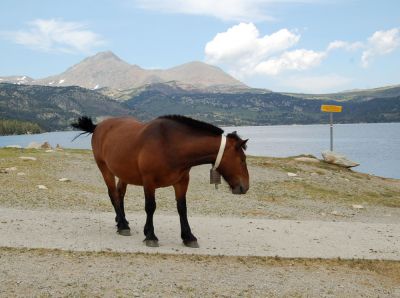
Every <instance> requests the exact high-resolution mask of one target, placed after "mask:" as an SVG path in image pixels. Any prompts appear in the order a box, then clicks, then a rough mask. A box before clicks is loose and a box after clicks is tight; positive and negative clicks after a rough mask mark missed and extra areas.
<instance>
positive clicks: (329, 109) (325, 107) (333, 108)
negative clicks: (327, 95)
mask: <svg viewBox="0 0 400 298" xmlns="http://www.w3.org/2000/svg"><path fill="white" fill-rule="evenodd" d="M321 111H322V112H330V113H340V112H341V111H342V106H332V105H322V106H321Z"/></svg>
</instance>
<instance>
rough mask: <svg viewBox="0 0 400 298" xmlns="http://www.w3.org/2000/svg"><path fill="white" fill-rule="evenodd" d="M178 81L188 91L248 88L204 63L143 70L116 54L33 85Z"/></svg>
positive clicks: (114, 86)
mask: <svg viewBox="0 0 400 298" xmlns="http://www.w3.org/2000/svg"><path fill="white" fill-rule="evenodd" d="M171 81H175V82H178V83H179V84H181V86H185V87H184V88H186V89H199V88H200V89H207V88H241V89H245V88H248V87H247V86H246V85H245V84H243V83H241V82H240V81H238V80H236V79H234V78H233V77H231V76H230V75H228V74H226V73H225V72H224V71H222V70H221V69H220V68H218V67H215V66H211V65H208V64H206V63H203V62H190V63H186V64H183V65H180V66H177V67H173V68H170V69H165V70H162V69H148V70H147V69H143V68H141V67H140V66H137V65H130V64H128V63H127V62H125V61H123V60H121V59H120V58H119V57H117V56H116V55H115V54H114V53H112V52H101V53H98V54H96V55H94V56H91V57H88V58H86V59H84V60H83V61H81V62H80V63H78V64H76V65H74V66H72V67H70V68H68V69H67V70H66V71H65V72H63V73H61V74H58V75H54V76H50V77H47V78H43V79H38V80H33V81H32V82H30V83H31V84H36V85H47V86H80V87H84V88H88V89H94V90H96V89H100V88H108V89H111V90H119V91H121V90H126V89H132V88H139V87H142V86H145V85H148V84H152V83H165V82H171Z"/></svg>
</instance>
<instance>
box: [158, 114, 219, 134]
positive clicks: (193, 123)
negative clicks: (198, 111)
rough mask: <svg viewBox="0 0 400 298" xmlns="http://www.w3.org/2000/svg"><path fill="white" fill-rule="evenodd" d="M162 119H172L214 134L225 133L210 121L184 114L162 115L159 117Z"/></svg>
mask: <svg viewBox="0 0 400 298" xmlns="http://www.w3.org/2000/svg"><path fill="white" fill-rule="evenodd" d="M158 118H160V119H170V120H173V121H176V122H179V123H182V124H185V125H187V126H189V127H192V128H194V129H197V130H200V131H204V132H208V133H211V134H213V135H222V134H223V133H224V131H223V130H222V129H221V128H219V127H217V126H215V125H212V124H210V123H207V122H203V121H199V120H195V119H192V118H189V117H185V116H182V115H165V116H160V117H158Z"/></svg>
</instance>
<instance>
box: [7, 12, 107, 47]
mask: <svg viewBox="0 0 400 298" xmlns="http://www.w3.org/2000/svg"><path fill="white" fill-rule="evenodd" d="M29 25H30V28H29V29H28V30H18V31H13V32H10V31H8V32H3V33H2V35H3V36H4V37H6V38H8V39H10V40H12V41H14V42H15V43H17V44H21V45H24V46H27V47H29V48H32V49H35V50H39V51H44V52H50V51H56V52H66V53H84V54H90V53H91V52H92V49H94V48H96V47H98V46H101V45H103V44H104V41H103V39H102V38H101V37H100V36H99V35H97V34H96V33H94V32H92V31H90V30H87V29H86V26H85V25H84V24H81V23H76V22H64V21H61V20H55V19H49V20H44V19H36V20H34V21H32V22H30V23H29Z"/></svg>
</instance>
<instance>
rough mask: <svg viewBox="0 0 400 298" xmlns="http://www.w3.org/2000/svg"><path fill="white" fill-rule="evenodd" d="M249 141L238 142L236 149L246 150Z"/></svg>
mask: <svg viewBox="0 0 400 298" xmlns="http://www.w3.org/2000/svg"><path fill="white" fill-rule="evenodd" d="M248 140H249V139H246V140H240V141H239V142H238V143H237V144H236V149H240V148H243V150H246V149H247V145H246V144H247V141H248Z"/></svg>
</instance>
